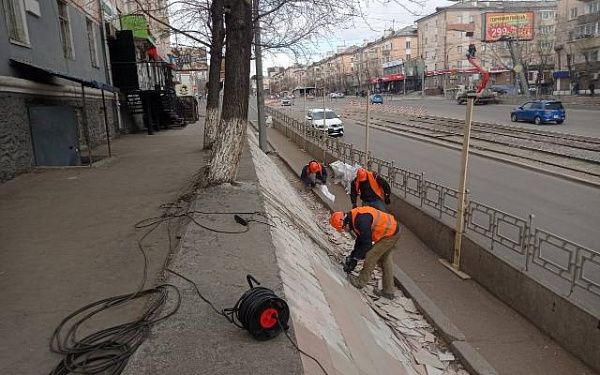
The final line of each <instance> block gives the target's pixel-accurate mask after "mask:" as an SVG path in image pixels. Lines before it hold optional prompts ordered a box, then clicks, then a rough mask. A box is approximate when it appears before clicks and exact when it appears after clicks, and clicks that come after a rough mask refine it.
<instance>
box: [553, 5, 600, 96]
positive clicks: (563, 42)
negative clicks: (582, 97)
mask: <svg viewBox="0 0 600 375" xmlns="http://www.w3.org/2000/svg"><path fill="white" fill-rule="evenodd" d="M557 15H558V17H557V34H556V35H557V36H556V46H555V51H556V71H555V72H554V79H555V81H556V84H555V88H556V91H557V93H560V94H566V93H581V94H584V93H587V94H590V93H591V87H592V85H593V86H594V87H595V88H596V89H598V88H600V81H599V78H600V77H599V76H600V1H599V0H592V1H589V0H586V1H581V0H560V1H559V2H558V8H557Z"/></svg>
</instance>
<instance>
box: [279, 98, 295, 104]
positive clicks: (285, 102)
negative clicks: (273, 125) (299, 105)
mask: <svg viewBox="0 0 600 375" xmlns="http://www.w3.org/2000/svg"><path fill="white" fill-rule="evenodd" d="M292 104H293V103H292V99H290V98H288V97H285V98H283V99H281V105H282V106H290V105H292Z"/></svg>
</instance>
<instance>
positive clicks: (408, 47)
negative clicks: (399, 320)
mask: <svg viewBox="0 0 600 375" xmlns="http://www.w3.org/2000/svg"><path fill="white" fill-rule="evenodd" d="M406 49H410V40H407V41H406Z"/></svg>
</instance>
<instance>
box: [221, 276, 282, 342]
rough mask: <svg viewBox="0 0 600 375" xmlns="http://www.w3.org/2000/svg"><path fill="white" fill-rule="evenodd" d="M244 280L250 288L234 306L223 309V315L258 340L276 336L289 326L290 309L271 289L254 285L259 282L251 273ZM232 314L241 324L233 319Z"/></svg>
mask: <svg viewBox="0 0 600 375" xmlns="http://www.w3.org/2000/svg"><path fill="white" fill-rule="evenodd" d="M246 280H247V281H248V285H249V286H250V289H248V290H247V291H246V292H245V293H244V294H243V295H242V296H241V297H240V299H239V300H238V301H237V303H236V304H235V306H234V307H232V308H228V309H224V310H223V313H224V315H226V317H227V318H228V319H229V320H230V321H231V322H232V323H234V324H235V325H237V326H238V327H240V328H244V329H246V330H247V331H248V332H250V334H251V335H252V336H253V337H254V338H255V339H257V340H259V341H266V340H270V339H272V338H274V337H277V335H279V333H281V331H282V330H287V329H288V328H289V326H288V320H289V318H290V310H289V308H288V305H287V303H286V302H285V301H284V300H283V299H281V298H279V297H278V296H277V295H276V294H275V292H273V291H272V290H271V289H268V288H265V287H262V286H259V287H257V286H254V284H257V285H260V283H259V282H258V281H257V280H256V279H255V278H254V277H252V276H251V275H247V276H246ZM234 314H235V318H236V319H237V321H238V322H240V323H241V326H240V324H238V323H237V322H236V321H235V320H234Z"/></svg>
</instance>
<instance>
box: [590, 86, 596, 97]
mask: <svg viewBox="0 0 600 375" xmlns="http://www.w3.org/2000/svg"><path fill="white" fill-rule="evenodd" d="M589 89H590V95H591V96H594V90H596V86H595V85H594V84H593V83H590V86H589Z"/></svg>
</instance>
